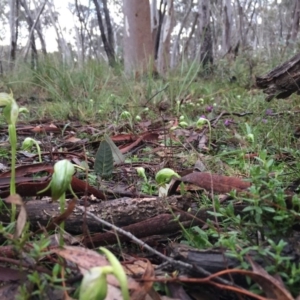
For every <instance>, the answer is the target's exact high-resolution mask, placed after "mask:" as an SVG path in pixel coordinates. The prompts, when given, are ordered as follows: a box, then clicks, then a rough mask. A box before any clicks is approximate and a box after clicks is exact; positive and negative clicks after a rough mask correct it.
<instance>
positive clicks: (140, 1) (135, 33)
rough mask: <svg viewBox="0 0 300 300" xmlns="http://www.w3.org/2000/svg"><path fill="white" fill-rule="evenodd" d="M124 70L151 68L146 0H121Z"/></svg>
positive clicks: (151, 54) (148, 10)
mask: <svg viewBox="0 0 300 300" xmlns="http://www.w3.org/2000/svg"><path fill="white" fill-rule="evenodd" d="M123 12H124V38H123V39H124V65H125V72H126V73H130V72H132V71H134V72H136V71H138V72H141V73H144V72H145V71H146V70H147V69H148V67H150V68H153V56H154V55H153V54H154V46H153V39H152V34H151V18H150V4H149V1H148V0H123Z"/></svg>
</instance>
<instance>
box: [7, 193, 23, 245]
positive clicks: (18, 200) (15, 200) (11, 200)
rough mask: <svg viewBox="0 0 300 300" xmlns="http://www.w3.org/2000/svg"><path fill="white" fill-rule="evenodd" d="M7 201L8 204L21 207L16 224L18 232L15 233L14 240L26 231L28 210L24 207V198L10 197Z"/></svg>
mask: <svg viewBox="0 0 300 300" xmlns="http://www.w3.org/2000/svg"><path fill="white" fill-rule="evenodd" d="M5 201H6V202H7V203H11V204H14V205H18V206H20V212H19V215H18V218H17V222H16V231H15V233H14V238H15V239H17V238H19V237H20V235H21V234H22V232H23V229H24V227H25V225H26V221H27V212H26V208H25V206H24V203H23V201H22V198H21V197H20V195H18V194H15V195H10V196H8V197H7V198H6V199H5Z"/></svg>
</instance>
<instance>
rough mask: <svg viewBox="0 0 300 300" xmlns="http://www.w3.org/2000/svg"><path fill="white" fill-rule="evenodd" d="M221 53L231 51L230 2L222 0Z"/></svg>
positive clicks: (229, 0)
mask: <svg viewBox="0 0 300 300" xmlns="http://www.w3.org/2000/svg"><path fill="white" fill-rule="evenodd" d="M223 26H224V27H223V28H224V29H223V43H222V47H223V53H224V54H226V53H228V52H230V51H231V30H232V8H231V0H224V6H223Z"/></svg>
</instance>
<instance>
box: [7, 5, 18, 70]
mask: <svg viewBox="0 0 300 300" xmlns="http://www.w3.org/2000/svg"><path fill="white" fill-rule="evenodd" d="M9 8H10V11H9V28H10V55H9V63H10V68H11V69H12V67H13V64H12V63H13V62H14V61H15V60H16V52H17V40H18V19H17V15H18V11H19V1H18V0H10V1H9Z"/></svg>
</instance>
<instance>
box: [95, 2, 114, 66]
mask: <svg viewBox="0 0 300 300" xmlns="http://www.w3.org/2000/svg"><path fill="white" fill-rule="evenodd" d="M93 3H94V5H95V8H96V14H97V20H98V25H99V29H100V33H101V39H102V42H103V46H104V51H105V53H106V55H107V58H108V62H109V65H110V66H114V65H115V62H116V59H115V53H114V48H113V46H112V45H110V43H109V40H108V37H107V36H106V34H105V30H104V25H103V21H102V16H101V9H100V5H99V3H98V1H97V0H93Z"/></svg>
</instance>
